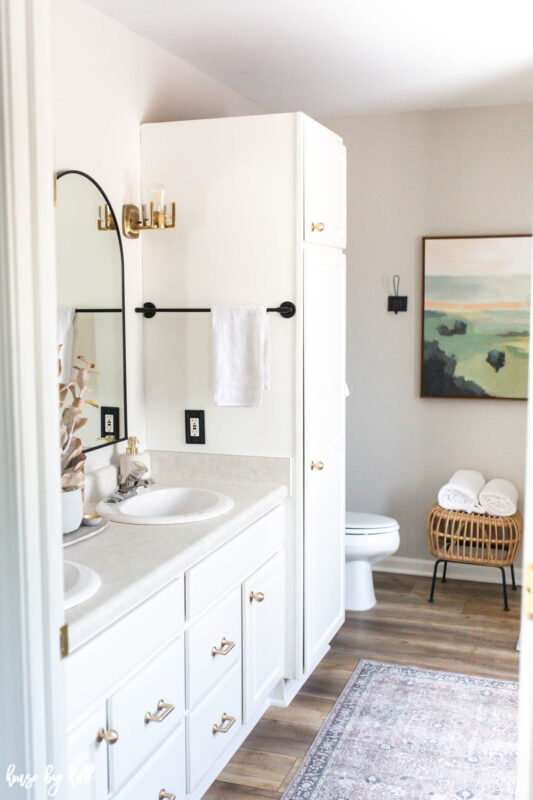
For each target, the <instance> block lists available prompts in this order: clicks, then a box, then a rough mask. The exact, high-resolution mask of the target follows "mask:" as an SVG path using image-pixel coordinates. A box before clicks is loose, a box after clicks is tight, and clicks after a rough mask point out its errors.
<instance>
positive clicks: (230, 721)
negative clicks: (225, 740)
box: [212, 712, 237, 733]
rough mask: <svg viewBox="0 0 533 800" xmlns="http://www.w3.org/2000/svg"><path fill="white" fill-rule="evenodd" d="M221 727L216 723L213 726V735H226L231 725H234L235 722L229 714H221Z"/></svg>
mask: <svg viewBox="0 0 533 800" xmlns="http://www.w3.org/2000/svg"><path fill="white" fill-rule="evenodd" d="M221 722H222V725H217V724H216V723H215V724H214V725H213V729H212V730H213V733H227V732H228V731H229V729H230V728H231V726H232V725H234V724H235V723H236V722H237V720H236V718H235V717H230V715H229V714H226V712H224V714H222V720H221ZM224 723H225V724H224Z"/></svg>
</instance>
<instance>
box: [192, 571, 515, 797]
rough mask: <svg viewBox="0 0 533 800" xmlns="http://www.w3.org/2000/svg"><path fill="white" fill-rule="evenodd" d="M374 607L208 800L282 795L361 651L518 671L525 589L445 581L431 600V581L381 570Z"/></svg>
mask: <svg viewBox="0 0 533 800" xmlns="http://www.w3.org/2000/svg"><path fill="white" fill-rule="evenodd" d="M374 578H375V588H376V596H377V599H378V603H377V606H376V607H375V608H373V609H372V610H371V611H367V612H364V613H357V612H351V611H350V612H347V614H346V622H345V624H344V625H343V627H342V628H341V630H340V631H339V633H338V634H337V636H336V637H335V639H334V640H333V642H332V645H331V650H330V652H329V653H328V654H327V655H326V657H325V658H324V659H323V660H322V662H321V663H320V664H319V666H318V667H317V669H316V670H315V671H314V673H313V674H312V675H311V677H310V678H309V679H308V681H307V683H305V685H304V686H303V687H302V689H301V690H300V692H299V693H298V695H297V696H296V697H295V698H294V700H293V701H292V703H291V705H290V706H289V707H288V708H275V707H271V708H270V709H269V710H268V711H267V712H266V714H265V715H264V716H263V718H262V719H261V721H260V722H259V723H258V725H257V726H256V727H255V729H254V730H253V731H252V733H251V734H250V735H249V736H248V738H247V739H246V740H245V742H244V743H243V745H242V746H241V747H240V749H239V750H238V751H237V752H236V753H235V755H234V756H233V758H232V759H231V761H230V762H229V764H228V765H227V766H226V768H225V769H224V770H223V772H222V773H221V774H220V775H219V777H218V779H217V781H215V783H214V784H213V785H212V787H211V788H210V789H209V791H208V792H207V794H206V795H204V799H205V800H229V799H230V798H231V800H252V798H257V797H263V798H278V799H279V798H280V797H281V796H282V794H283V792H284V790H285V788H286V787H287V785H288V783H289V781H290V780H291V778H292V776H293V775H294V773H295V772H296V770H297V769H298V767H299V765H300V763H301V761H302V758H303V757H304V755H305V753H306V751H307V750H308V748H309V747H310V745H311V743H312V741H313V739H314V737H315V735H316V733H317V731H318V729H319V728H320V726H321V724H322V722H323V721H324V719H325V718H326V716H327V714H328V712H329V711H330V709H331V707H332V705H333V703H334V702H335V700H336V699H337V697H338V696H339V694H340V693H341V691H342V689H343V687H344V685H345V683H346V681H347V680H348V678H349V677H350V675H351V674H352V672H353V670H354V669H355V667H356V665H357V663H358V662H359V660H360V659H361V658H371V659H374V660H376V661H386V662H391V663H396V664H410V665H414V666H417V667H425V668H431V669H442V670H448V671H451V672H466V673H470V674H474V675H484V676H487V677H494V678H507V679H511V680H517V678H518V653H517V652H516V649H515V647H516V640H517V637H518V633H519V618H520V613H519V606H520V588H519V589H518V591H517V592H513V591H509V604H510V607H511V610H510V612H509V613H507V614H506V613H504V611H503V598H502V591H501V586H499V585H497V584H485V583H471V582H467V581H455V580H448V581H447V582H446V583H445V584H442V583H441V582H440V581H439V582H438V584H437V589H436V595H435V602H434V603H433V605H430V604H429V603H428V601H427V598H428V595H429V588H430V580H429V579H427V578H419V577H416V576H410V575H392V574H385V573H376V574H375V576H374Z"/></svg>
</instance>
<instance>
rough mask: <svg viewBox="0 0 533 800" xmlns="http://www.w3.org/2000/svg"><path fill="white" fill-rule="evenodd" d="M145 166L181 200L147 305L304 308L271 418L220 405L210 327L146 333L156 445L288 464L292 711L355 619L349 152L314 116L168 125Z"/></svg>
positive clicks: (147, 141)
mask: <svg viewBox="0 0 533 800" xmlns="http://www.w3.org/2000/svg"><path fill="white" fill-rule="evenodd" d="M141 165H142V184H143V196H144V197H145V198H148V197H149V192H150V188H151V187H152V186H153V185H154V184H156V183H160V182H162V183H164V184H166V188H167V196H168V199H169V201H175V202H176V228H175V229H172V230H167V231H164V232H150V231H149V232H147V233H143V234H142V249H143V295H144V297H143V299H144V301H150V302H153V303H155V304H156V306H158V305H159V306H160V307H167V308H168V307H179V308H188V307H190V308H212V307H213V305H216V304H229V305H234V304H247V303H258V304H264V305H266V306H268V307H272V306H278V305H279V304H280V303H281V302H283V301H285V300H290V301H292V302H294V303H295V305H296V315H295V316H294V317H293V318H291V319H283V318H282V317H281V316H279V315H278V314H275V313H271V314H269V315H268V317H269V350H270V388H269V389H268V390H267V391H265V394H264V400H263V404H262V405H261V406H260V407H258V408H220V407H216V406H215V405H214V403H213V388H212V358H211V352H212V342H211V326H210V317H209V315H208V314H198V313H194V312H191V313H179V314H178V313H176V314H170V313H165V314H156V316H155V317H154V318H152V319H146V320H145V321H144V322H143V330H144V353H145V362H144V369H145V387H146V395H145V407H146V422H147V439H148V446H149V447H150V448H153V449H154V450H158V449H160V450H175V451H193V452H207V453H219V454H227V455H241V456H246V455H250V456H274V457H278V458H286V459H290V462H291V469H292V485H291V497H290V500H289V507H290V512H291V524H290V530H289V534H288V537H287V550H286V586H285V626H286V647H285V673H284V674H285V676H286V677H287V678H288V679H291V682H290V684H289V683H287V685H286V686H285V688H284V691H283V693H282V695H281V696H280V697H279V701H280V702H287V701H288V700H289V699H290V697H291V696H292V695H293V694H294V692H295V691H297V689H298V687H299V686H300V685H301V684H302V682H303V681H304V680H305V678H306V677H307V676H308V675H309V674H310V672H311V671H312V670H313V669H314V667H315V666H316V664H317V663H318V662H319V661H320V659H321V658H322V657H323V656H324V654H325V653H326V652H327V649H328V646H329V642H330V640H331V638H332V636H333V635H334V634H335V632H336V630H337V629H338V628H339V627H340V625H341V624H342V621H343V619H344V600H343V595H344V557H343V553H344V508H345V504H344V492H345V489H344V482H345V476H344V418H345V412H344V406H345V264H344V254H343V248H344V247H345V244H346V151H345V147H344V145H343V142H342V139H341V138H340V137H339V136H337V135H336V134H335V133H333V132H332V131H330V130H328V129H327V128H325V127H324V126H322V125H320V124H318V123H317V122H315V121H314V120H312V119H310V118H309V117H307V116H306V115H305V114H300V113H296V114H269V115H264V116H261V115H260V116H250V117H234V118H226V119H213V120H192V121H185V122H166V123H161V124H147V125H143V126H142V128H141ZM190 408H198V409H204V410H205V419H206V431H207V437H206V444H205V445H190V444H187V443H186V442H185V440H184V431H183V426H182V425H180V424H176V420H177V419H179V416H180V414H181V415H183V412H184V410H185V409H190ZM313 462H314V463H318V462H321V463H322V464H323V465H324V466H323V469H316V468H315V469H311V466H312V463H313ZM204 586H205V584H204ZM198 591H199V592H200V593H201V591H202V589H201V588H200V589H199V590H198ZM258 619H259V618H258ZM251 635H253V632H252V634H251ZM256 680H258V678H256ZM245 707H246V703H245Z"/></svg>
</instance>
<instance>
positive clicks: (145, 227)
mask: <svg viewBox="0 0 533 800" xmlns="http://www.w3.org/2000/svg"><path fill="white" fill-rule="evenodd" d="M151 194H152V200H151V201H150V214H149V215H148V214H147V213H146V205H145V204H144V203H143V205H142V212H141V211H139V208H138V207H137V206H135V205H133V204H132V203H127V204H126V205H124V206H122V231H123V233H124V236H125V237H126V239H138V238H139V233H140V232H141V231H150V230H158V229H159V230H166V229H168V228H175V227H176V203H172V204H171V214H170V215H169V213H168V211H167V205H166V201H165V195H166V190H165V187H164V186H162V185H161V184H158V185H157V186H154V188H153V189H152V192H151Z"/></svg>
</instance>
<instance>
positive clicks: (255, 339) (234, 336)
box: [211, 306, 270, 406]
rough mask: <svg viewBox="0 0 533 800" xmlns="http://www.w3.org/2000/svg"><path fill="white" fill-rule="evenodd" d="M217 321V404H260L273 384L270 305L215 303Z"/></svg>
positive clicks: (215, 342) (215, 321)
mask: <svg viewBox="0 0 533 800" xmlns="http://www.w3.org/2000/svg"><path fill="white" fill-rule="evenodd" d="M211 316H212V324H213V373H214V402H215V405H216V406H260V405H261V404H262V402H263V390H264V389H267V388H268V387H269V379H270V378H269V363H268V362H269V358H268V323H267V312H266V306H215V307H214V308H213V311H212V315H211Z"/></svg>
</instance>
